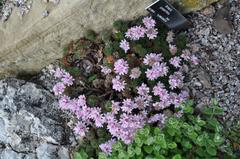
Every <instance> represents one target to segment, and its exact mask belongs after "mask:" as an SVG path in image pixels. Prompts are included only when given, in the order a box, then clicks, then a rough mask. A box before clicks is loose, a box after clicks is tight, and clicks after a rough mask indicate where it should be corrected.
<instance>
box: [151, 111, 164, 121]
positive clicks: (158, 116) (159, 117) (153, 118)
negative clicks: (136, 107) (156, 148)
mask: <svg viewBox="0 0 240 159" xmlns="http://www.w3.org/2000/svg"><path fill="white" fill-rule="evenodd" d="M158 121H160V122H161V123H165V121H166V117H165V115H164V114H161V113H159V114H155V115H153V116H151V117H150V118H149V119H148V123H155V122H158Z"/></svg>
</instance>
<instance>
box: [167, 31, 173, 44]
mask: <svg viewBox="0 0 240 159" xmlns="http://www.w3.org/2000/svg"><path fill="white" fill-rule="evenodd" d="M173 36H174V33H173V31H169V32H168V33H167V38H166V41H167V42H168V43H169V44H170V43H172V42H173Z"/></svg>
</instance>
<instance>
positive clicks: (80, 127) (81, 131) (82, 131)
mask: <svg viewBox="0 0 240 159" xmlns="http://www.w3.org/2000/svg"><path fill="white" fill-rule="evenodd" d="M87 130H88V128H87V126H86V125H85V124H84V123H83V122H78V123H77V125H76V127H75V128H74V132H75V133H76V134H78V135H80V137H84V136H85V135H86V132H87Z"/></svg>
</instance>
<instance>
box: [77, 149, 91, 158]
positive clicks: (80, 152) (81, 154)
mask: <svg viewBox="0 0 240 159" xmlns="http://www.w3.org/2000/svg"><path fill="white" fill-rule="evenodd" d="M86 158H88V155H87V153H86V152H85V151H83V150H80V151H78V152H76V153H75V154H74V159H86Z"/></svg>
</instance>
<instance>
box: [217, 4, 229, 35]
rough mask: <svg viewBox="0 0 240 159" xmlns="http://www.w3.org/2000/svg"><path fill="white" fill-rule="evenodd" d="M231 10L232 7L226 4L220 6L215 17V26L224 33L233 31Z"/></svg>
mask: <svg viewBox="0 0 240 159" xmlns="http://www.w3.org/2000/svg"><path fill="white" fill-rule="evenodd" d="M229 12H230V7H229V6H228V5H226V6H224V7H222V8H220V9H219V10H218V11H217V12H216V16H215V17H214V23H213V24H214V27H215V28H216V29H217V31H219V32H220V33H222V34H224V35H226V34H230V33H231V32H232V31H233V28H232V25H231V22H230V21H229V18H230V17H229Z"/></svg>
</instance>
